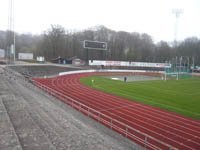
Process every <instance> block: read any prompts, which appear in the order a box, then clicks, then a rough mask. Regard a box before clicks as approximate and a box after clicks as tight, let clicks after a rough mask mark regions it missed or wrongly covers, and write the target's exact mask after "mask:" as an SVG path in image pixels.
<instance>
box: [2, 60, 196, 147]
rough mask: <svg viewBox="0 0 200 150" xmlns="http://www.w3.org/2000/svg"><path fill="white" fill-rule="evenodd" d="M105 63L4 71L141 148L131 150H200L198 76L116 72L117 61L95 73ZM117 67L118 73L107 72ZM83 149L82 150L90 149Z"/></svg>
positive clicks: (19, 67) (17, 80)
mask: <svg viewBox="0 0 200 150" xmlns="http://www.w3.org/2000/svg"><path fill="white" fill-rule="evenodd" d="M93 63H95V61H93ZM102 63H104V64H105V62H101V64H99V65H96V66H94V65H90V67H89V68H88V67H73V66H68V67H63V66H62V65H61V66H58V65H56V66H55V65H40V64H38V65H11V66H8V67H5V68H3V70H4V74H5V76H7V77H9V78H10V79H11V80H14V81H15V82H22V83H23V84H26V86H30V88H31V89H32V90H33V88H34V89H35V88H36V87H37V89H38V88H39V89H41V90H42V91H44V94H45V93H46V94H47V95H50V96H51V97H54V98H55V100H56V101H58V100H59V101H61V103H64V104H66V105H68V106H70V107H71V108H72V109H73V110H76V111H78V112H81V113H82V114H84V116H86V117H87V118H88V119H92V120H94V121H95V122H96V123H97V124H101V125H103V126H105V127H106V128H107V129H108V130H111V131H114V132H115V133H117V134H118V135H119V136H121V137H123V138H125V139H128V141H132V142H133V143H136V144H137V146H134V148H133V147H131V149H143V148H144V149H170V150H172V149H199V148H200V144H199V143H200V132H199V131H200V128H199V125H200V121H199V119H200V109H199V105H198V104H199V97H200V95H199V93H200V92H199V89H200V88H199V85H200V84H199V82H200V78H199V76H198V74H191V73H188V72H183V71H181V72H175V71H174V72H173V73H172V71H171V72H170V73H169V71H167V69H163V68H162V67H155V69H156V71H155V70H150V69H147V70H144V66H145V67H147V68H148V65H150V67H152V65H155V66H156V65H160V66H167V68H170V67H169V64H152V63H150V64H148V63H146V64H144V63H142V65H143V66H140V67H138V70H132V69H131V70H127V68H125V69H122V68H120V67H119V68H120V69H116V68H117V66H116V62H111V61H109V62H107V64H109V66H106V65H105V66H104V69H94V68H99V67H98V66H100V67H102ZM117 63H118V64H125V62H119V61H118V62H117ZM127 63H129V64H131V63H130V62H127ZM111 64H113V66H114V67H115V69H107V68H110V66H111ZM135 64H137V63H135ZM152 68H154V67H152ZM152 68H151V69H152ZM159 69H160V71H158V70H159ZM163 70H164V71H163ZM168 70H169V69H168ZM177 74H178V75H179V78H178V80H177ZM7 77H5V78H7ZM125 77H126V80H125ZM42 91H40V92H42ZM191 97H192V99H191ZM2 99H3V98H2ZM55 100H54V101H55ZM61 105H62V104H61ZM5 106H6V104H5ZM8 106H9V105H8ZM52 109H54V108H53V107H52ZM34 111H36V110H34ZM8 112H9V111H8ZM33 119H34V118H33ZM41 119H42V120H43V118H41ZM11 120H12V118H11ZM58 136H59V135H58ZM121 137H120V138H121ZM125 139H123V140H125ZM123 140H122V141H123ZM83 145H84V144H83ZM83 145H81V146H80V147H82V148H83V147H84V146H86V145H84V146H83ZM65 148H66V147H65ZM75 149H76V148H75ZM84 149H90V148H89V147H87V148H84ZM100 149H106V146H104V147H103V148H100ZM122 149H128V148H127V147H126V148H125V147H123V148H122Z"/></svg>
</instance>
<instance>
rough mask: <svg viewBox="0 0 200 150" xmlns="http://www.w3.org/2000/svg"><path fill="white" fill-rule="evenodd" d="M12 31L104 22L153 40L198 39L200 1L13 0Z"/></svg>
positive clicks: (0, 4)
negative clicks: (173, 10) (176, 13)
mask: <svg viewBox="0 0 200 150" xmlns="http://www.w3.org/2000/svg"><path fill="white" fill-rule="evenodd" d="M14 3H15V30H16V31H17V32H19V33H27V32H29V33H33V34H40V33H42V32H43V31H45V30H47V29H48V28H50V25H51V24H59V25H61V26H63V27H64V28H65V29H70V30H83V29H87V28H89V27H93V26H96V25H104V26H106V27H108V28H110V29H113V30H115V31H127V32H139V33H147V34H149V35H151V36H152V38H153V40H154V41H155V42H157V41H160V40H165V41H169V42H170V41H173V40H174V25H175V15H174V14H173V13H172V9H175V8H176V9H182V10H183V13H182V14H181V15H180V17H179V19H178V32H177V39H178V40H183V39H184V38H187V37H191V36H197V37H199V38H200V0H14ZM7 28H8V0H0V30H6V29H7Z"/></svg>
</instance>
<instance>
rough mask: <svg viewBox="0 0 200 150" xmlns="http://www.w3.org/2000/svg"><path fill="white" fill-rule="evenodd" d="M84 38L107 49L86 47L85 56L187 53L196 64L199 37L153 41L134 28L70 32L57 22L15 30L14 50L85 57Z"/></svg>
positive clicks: (1, 37)
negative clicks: (38, 29) (34, 30)
mask: <svg viewBox="0 0 200 150" xmlns="http://www.w3.org/2000/svg"><path fill="white" fill-rule="evenodd" d="M6 34H7V32H5V31H0V48H1V49H6V47H7V43H8V39H7V38H6ZM84 40H94V41H103V42H107V43H108V50H107V51H100V50H89V59H94V60H119V61H142V62H166V61H170V60H172V59H173V58H175V57H181V56H182V57H189V58H190V60H192V59H193V58H194V59H195V63H196V64H198V65H200V39H198V38H196V37H190V38H187V39H185V40H184V41H181V42H174V43H168V42H165V41H160V42H159V43H154V41H153V39H152V37H151V36H150V35H148V34H145V33H144V34H139V33H137V32H133V33H129V32H124V31H119V32H116V31H113V30H110V29H108V28H106V27H104V26H96V27H94V28H90V29H87V30H84V31H78V32H72V31H68V30H65V29H64V28H63V27H62V26H60V25H52V26H51V28H50V29H48V30H47V31H45V32H44V33H43V34H41V35H32V34H17V33H16V54H17V53H18V52H32V53H34V55H35V56H45V58H46V59H47V60H51V59H54V58H57V57H58V56H61V57H63V58H70V57H73V56H77V57H78V58H81V59H85V57H86V56H85V55H86V51H85V50H84V49H83V41H84Z"/></svg>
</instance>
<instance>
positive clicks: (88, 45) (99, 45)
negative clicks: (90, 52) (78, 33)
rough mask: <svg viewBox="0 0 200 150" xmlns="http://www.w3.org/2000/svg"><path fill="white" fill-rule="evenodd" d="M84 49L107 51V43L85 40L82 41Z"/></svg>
mask: <svg viewBox="0 0 200 150" xmlns="http://www.w3.org/2000/svg"><path fill="white" fill-rule="evenodd" d="M84 48H85V49H99V50H107V43H106V42H98V41H89V40H85V41H84Z"/></svg>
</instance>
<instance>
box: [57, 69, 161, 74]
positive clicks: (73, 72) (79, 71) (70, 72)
mask: <svg viewBox="0 0 200 150" xmlns="http://www.w3.org/2000/svg"><path fill="white" fill-rule="evenodd" d="M89 72H130V73H131V72H143V73H144V72H149V73H150V72H152V73H164V71H146V70H105V69H101V70H78V71H69V72H60V73H59V76H63V75H68V74H77V73H89Z"/></svg>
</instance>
